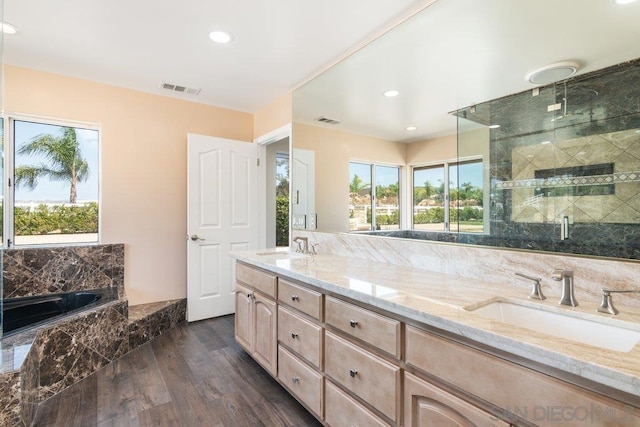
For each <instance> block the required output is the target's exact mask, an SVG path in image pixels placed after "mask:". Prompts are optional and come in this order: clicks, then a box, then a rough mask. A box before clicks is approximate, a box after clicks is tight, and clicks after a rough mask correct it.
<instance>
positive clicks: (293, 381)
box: [291, 377, 300, 384]
mask: <svg viewBox="0 0 640 427" xmlns="http://www.w3.org/2000/svg"><path fill="white" fill-rule="evenodd" d="M291 382H292V383H294V384H295V383H299V382H300V378H298V377H291Z"/></svg>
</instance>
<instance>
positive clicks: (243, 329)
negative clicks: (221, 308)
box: [235, 285, 254, 354]
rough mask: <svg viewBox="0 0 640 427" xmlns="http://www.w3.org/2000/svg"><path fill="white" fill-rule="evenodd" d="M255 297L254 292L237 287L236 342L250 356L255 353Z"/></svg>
mask: <svg viewBox="0 0 640 427" xmlns="http://www.w3.org/2000/svg"><path fill="white" fill-rule="evenodd" d="M253 295H254V292H253V291H250V290H249V289H247V288H245V287H244V286H240V285H236V316H235V323H236V325H235V326H236V341H237V342H238V344H240V346H242V347H243V348H244V349H245V350H247V352H248V353H249V354H251V353H253V345H252V344H253V322H252V321H251V319H252V312H253V309H252V305H253Z"/></svg>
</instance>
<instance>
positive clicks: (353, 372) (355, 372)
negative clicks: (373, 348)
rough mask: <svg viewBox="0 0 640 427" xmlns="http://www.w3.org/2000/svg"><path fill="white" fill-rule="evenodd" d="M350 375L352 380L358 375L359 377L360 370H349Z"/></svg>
mask: <svg viewBox="0 0 640 427" xmlns="http://www.w3.org/2000/svg"><path fill="white" fill-rule="evenodd" d="M349 375H351V378H355V377H356V375H358V370H357V369H349Z"/></svg>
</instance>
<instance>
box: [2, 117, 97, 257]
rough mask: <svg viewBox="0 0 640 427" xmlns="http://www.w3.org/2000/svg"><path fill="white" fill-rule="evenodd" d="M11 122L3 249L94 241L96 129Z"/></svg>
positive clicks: (95, 235)
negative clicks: (17, 246) (5, 247)
mask: <svg viewBox="0 0 640 427" xmlns="http://www.w3.org/2000/svg"><path fill="white" fill-rule="evenodd" d="M9 123H10V128H11V130H12V132H11V138H10V140H9V144H8V147H7V150H8V151H9V153H11V154H12V156H9V157H10V160H13V164H12V165H11V166H12V168H11V167H9V169H8V170H9V172H10V173H9V175H8V176H9V177H10V178H9V182H8V183H7V185H6V186H5V196H6V197H5V200H4V202H5V203H4V204H5V205H6V206H4V208H3V211H4V216H5V220H4V231H5V233H3V234H4V235H3V243H4V245H5V246H12V245H35V244H57V243H87V242H97V241H98V240H99V238H98V235H99V224H98V219H99V176H100V174H99V131H98V129H97V128H89V127H83V126H70V125H68V124H57V123H43V122H35V121H27V120H19V119H14V118H10V119H9ZM5 157H6V156H5ZM10 163H11V162H10ZM11 171H12V172H13V173H11ZM11 177H12V178H11Z"/></svg>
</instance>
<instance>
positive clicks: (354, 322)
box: [349, 320, 358, 328]
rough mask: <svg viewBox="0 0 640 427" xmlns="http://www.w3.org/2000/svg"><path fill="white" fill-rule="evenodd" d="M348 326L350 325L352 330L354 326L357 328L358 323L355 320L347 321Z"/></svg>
mask: <svg viewBox="0 0 640 427" xmlns="http://www.w3.org/2000/svg"><path fill="white" fill-rule="evenodd" d="M349 325H351V327H352V328H355V327H356V326H358V321H357V320H349Z"/></svg>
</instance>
